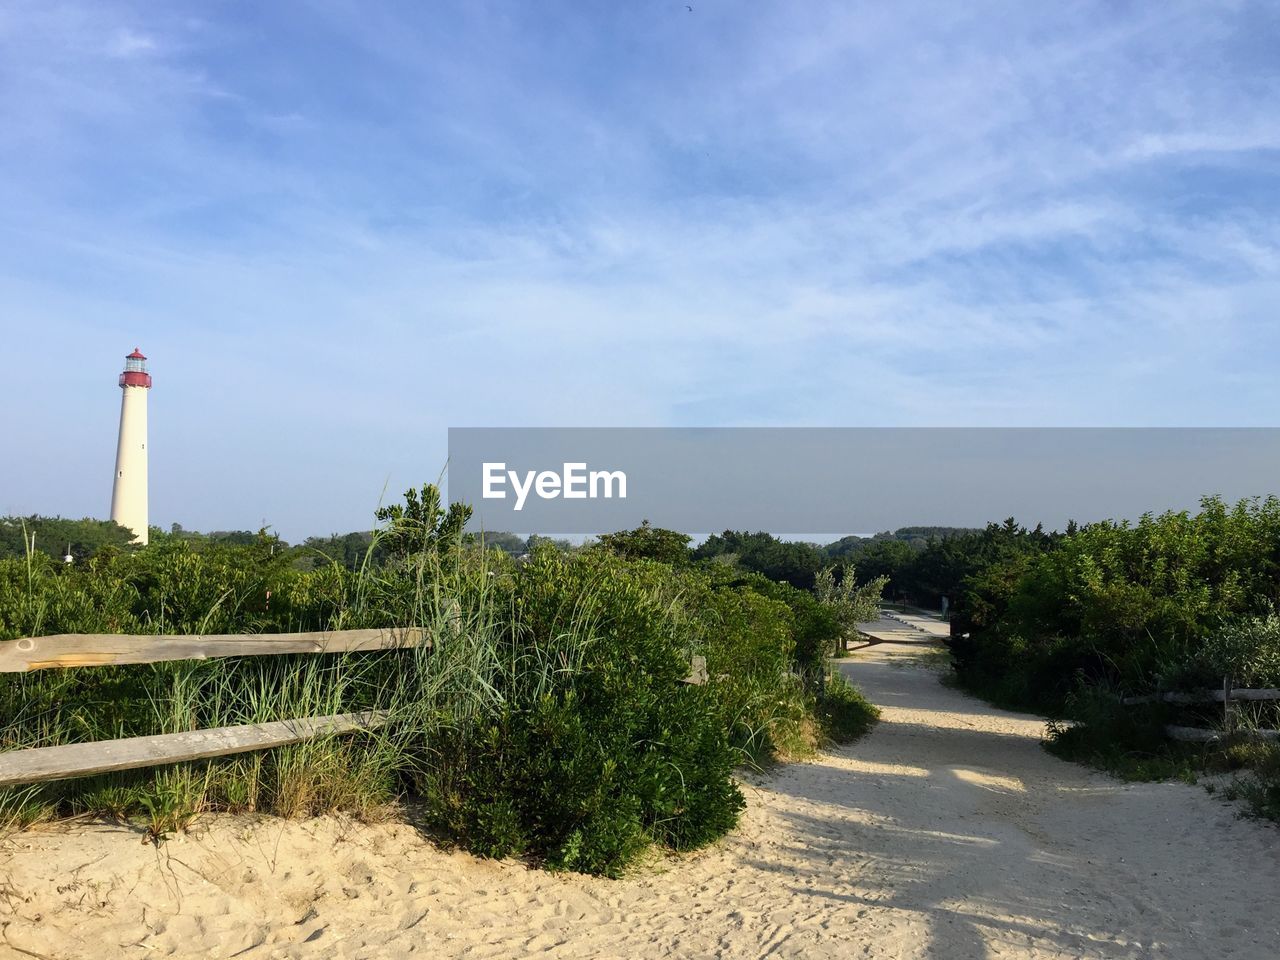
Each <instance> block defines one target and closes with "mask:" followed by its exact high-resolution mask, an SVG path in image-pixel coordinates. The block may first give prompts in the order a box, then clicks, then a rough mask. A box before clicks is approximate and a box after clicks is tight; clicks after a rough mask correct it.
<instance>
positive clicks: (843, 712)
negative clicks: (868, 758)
mask: <svg viewBox="0 0 1280 960" xmlns="http://www.w3.org/2000/svg"><path fill="white" fill-rule="evenodd" d="M879 716H880V710H879V708H878V707H876V706H875V705H874V704H872V703H871V702H870V701H868V700H867V698H866V697H864V696H863V695H862V694H861V693H860V692H859V690H858V688H857V687H855V686H854V685H853V684H851V683H850V682H849V681H848V680H847V679H845V676H844V674H843V673H840V672H839V671H836V672H834V673H832V674H831V677H830V678H829V679H828V680H827V689H826V691H825V693H824V695H823V697H822V699H821V700H819V701H818V718H819V721H820V722H821V724H822V734H823V736H824V737H825V738H826V739H828V740H833V741H835V742H836V743H848V742H850V741H852V740H856V739H858V738H859V737H861V736H862V735H863V734H865V733H866V732H867V731H869V730H870V729H871V728H872V727H873V726H874V725H875V722H876V720H877V719H878V718H879Z"/></svg>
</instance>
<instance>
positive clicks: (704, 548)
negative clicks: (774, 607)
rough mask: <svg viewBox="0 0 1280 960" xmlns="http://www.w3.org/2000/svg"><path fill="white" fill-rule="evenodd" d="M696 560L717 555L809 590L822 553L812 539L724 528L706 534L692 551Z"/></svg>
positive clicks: (755, 571)
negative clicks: (714, 532) (716, 532)
mask: <svg viewBox="0 0 1280 960" xmlns="http://www.w3.org/2000/svg"><path fill="white" fill-rule="evenodd" d="M693 555H694V558H695V559H698V560H708V559H721V560H724V561H726V562H732V564H734V565H736V566H737V567H738V568H739V569H741V570H747V571H751V572H753V573H759V574H762V575H764V576H765V577H768V578H769V579H770V580H778V581H783V582H786V583H789V584H791V585H792V586H793V587H798V588H799V589H801V590H809V589H811V588H812V587H813V581H814V576H815V575H816V574H817V572H818V571H819V570H820V569H821V568H822V567H823V566H824V565H825V564H826V560H827V558H826V556H825V555H824V554H823V552H822V550H821V549H820V548H819V547H816V546H814V545H813V544H812V543H797V542H794V541H789V540H779V539H778V538H777V537H774V536H772V535H770V534H767V533H747V532H745V531H735V530H726V531H725V532H724V533H722V534H716V535H714V536H711V537H708V538H707V539H706V541H704V542H703V543H702V544H700V545H699V546H698V548H697V549H696V550H694V552H693Z"/></svg>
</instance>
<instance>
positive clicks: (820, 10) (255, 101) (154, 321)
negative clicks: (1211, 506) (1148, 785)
mask: <svg viewBox="0 0 1280 960" xmlns="http://www.w3.org/2000/svg"><path fill="white" fill-rule="evenodd" d="M690 5H691V6H692V7H693V10H692V11H690V10H689V9H687V6H686V4H685V3H684V2H676V3H670V2H665V0H663V2H658V0H634V2H628V3H583V2H576V3H569V2H539V3H517V2H511V3H498V2H476V0H473V2H464V3H456V4H455V3H409V2H404V3H368V2H361V3H356V2H348V3H342V2H333V3H315V4H301V3H284V2H282V3H265V4H263V3H231V2H221V3H207V4H183V3H177V2H175V3H166V4H153V3H145V4H144V3H138V4H127V3H125V4H121V3H115V2H110V0H95V2H92V3H85V4H74V3H58V2H49V0H43V2H33V3H25V2H23V0H18V2H13V0H10V2H8V3H6V4H4V5H3V6H2V7H0V326H2V330H3V332H4V333H5V334H6V336H5V342H6V343H7V344H8V346H9V349H10V356H9V361H8V365H7V366H8V370H7V375H8V381H9V389H8V391H7V397H8V400H7V401H6V402H5V404H4V405H3V408H2V409H3V414H2V416H3V421H4V422H3V430H4V435H5V441H6V442H5V449H6V457H9V456H12V457H13V461H12V462H11V463H9V464H7V465H6V466H5V468H4V470H3V473H2V476H3V479H0V513H8V512H18V513H27V512H41V513H62V514H64V515H75V516H79V515H86V514H87V515H95V516H104V515H105V514H106V512H107V508H108V505H109V498H110V480H111V473H112V463H113V457H114V446H115V428H116V419H117V416H118V404H119V393H118V390H117V389H116V387H115V376H116V374H117V373H118V371H119V369H120V367H121V363H122V359H123V356H124V354H126V353H128V352H129V351H130V350H131V349H132V348H133V347H134V346H135V345H137V346H140V347H141V348H142V349H143V351H144V352H145V353H147V354H148V356H149V357H151V361H152V370H153V373H154V375H155V382H156V386H155V389H154V390H153V392H152V395H151V444H150V449H151V513H152V521H153V522H154V523H160V524H164V525H167V524H169V523H170V522H172V521H175V520H176V521H179V522H182V523H183V524H184V525H186V526H188V527H196V528H202V529H210V528H241V527H256V526H257V525H258V524H260V523H261V522H262V521H263V520H264V519H265V520H266V521H267V522H268V523H271V524H273V525H274V526H275V527H276V528H277V529H278V530H280V531H281V532H282V533H283V534H284V535H285V536H286V537H289V538H300V537H302V536H304V535H306V534H308V533H327V532H330V531H333V530H346V529H353V528H359V527H364V526H367V525H368V523H369V519H370V516H371V513H372V510H373V508H374V506H375V505H376V503H377V501H378V499H379V498H380V497H381V496H382V492H383V489H384V487H387V488H388V490H389V492H390V493H396V492H398V491H400V490H402V489H403V488H404V487H405V486H408V485H410V484H413V483H416V482H420V481H421V480H424V479H434V478H435V477H436V476H437V475H438V473H439V472H440V470H441V468H442V467H443V465H444V461H445V455H446V451H445V443H446V433H445V431H446V428H447V427H449V426H477V425H555V426H568V425H592V426H607V425H652V426H665V425H700V426H719V425H787V424H804V425H886V426H905V425H929V426H944V425H1012V426H1024V425H1113V424H1114V425H1153V426H1159V425H1242V426H1248V425H1274V424H1275V423H1276V414H1275V411H1276V410H1277V408H1278V405H1280V386H1278V385H1277V384H1278V382H1280V378H1278V377H1277V372H1278V370H1277V367H1278V364H1277V361H1276V357H1277V356H1280V327H1278V325H1277V322H1276V321H1277V304H1280V217H1278V216H1277V215H1278V214H1280V176H1278V174H1280V107H1278V106H1277V104H1280V56H1277V54H1276V51H1277V49H1278V46H1280V6H1277V5H1276V4H1274V3H1247V2H1241V3H1203V2H1197V3H1176V2H1174V3H1166V4H1145V3H1117V2H1102V3H1060V4H1028V3H1023V2H1009V3H965V4H956V3H936V4H922V3H901V4H882V3H876V4H872V3H866V4H851V3H830V4H828V3H822V2H816V0H814V2H805V3H770V2H743V0H734V2H727V0H726V2H721V0H693V2H691V4H690Z"/></svg>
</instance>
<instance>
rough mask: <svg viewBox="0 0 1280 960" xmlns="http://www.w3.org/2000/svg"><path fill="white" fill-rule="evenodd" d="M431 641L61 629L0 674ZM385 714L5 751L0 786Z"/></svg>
mask: <svg viewBox="0 0 1280 960" xmlns="http://www.w3.org/2000/svg"><path fill="white" fill-rule="evenodd" d="M460 616H461V613H460V611H458V610H457V608H456V606H455V608H454V612H453V613H452V614H451V615H450V616H449V617H448V618H447V619H448V621H449V622H455V623H456V621H457V620H458V619H459V618H460ZM430 645H431V639H430V636H429V632H428V631H427V630H425V629H424V628H421V627H404V628H394V629H392V628H388V629H371V630H331V631H327V632H320V633H281V634H264V633H248V634H222V635H209V636H164V635H160V636H155V635H130V634H114V633H107V634H79V633H64V634H57V635H55V636H49V637H27V638H25V639H22V640H5V641H0V673H27V672H29V671H32V670H48V669H58V668H71V667H102V666H112V665H121V664H136V663H163V662H167V661H173V660H207V659H213V658H216V657H261V656H271V655H278V654H286V653H306V654H330V653H352V652H357V651H369V650H396V649H407V648H412V647H418V646H426V647H430ZM707 679H708V678H707V662H706V659H705V658H704V657H694V658H693V662H692V664H691V669H690V673H689V676H688V677H687V678H685V680H684V682H685V683H689V684H695V685H701V684H704V683H706V682H707ZM386 720H387V713H386V711H380V710H374V711H367V712H364V713H343V714H337V715H333V716H325V717H300V718H297V719H294V720H278V721H273V722H271V723H250V724H243V725H240V726H234V727H217V728H214V729H210V730H192V731H188V732H186V733H165V734H157V735H155V736H148V737H129V738H126V739H122V740H101V741H96V742H92V743H70V744H63V745H59V746H53V747H30V748H26V749H19V750H9V751H6V752H3V753H0V788H3V787H11V786H15V785H18V784H24V783H38V782H40V781H43V780H63V779H68V778H71V777H86V776H91V775H93V774H101V773H114V772H117V771H122V770H137V769H140V768H142V767H155V766H163V765H165V764H170V763H182V762H184V761H187V760H204V759H208V758H210V757H221V756H230V755H232V754H236V753H246V752H248V751H251V750H264V749H267V748H268V747H280V746H287V745H289V744H293V743H301V742H303V741H304V740H312V739H315V738H317V737H323V736H334V735H338V734H346V733H354V732H356V731H360V730H373V729H376V728H377V727H379V726H381V725H383V724H384V723H385V722H386Z"/></svg>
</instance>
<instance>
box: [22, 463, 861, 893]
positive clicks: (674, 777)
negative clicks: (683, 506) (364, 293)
mask: <svg viewBox="0 0 1280 960" xmlns="http://www.w3.org/2000/svg"><path fill="white" fill-rule="evenodd" d="M379 518H380V520H381V521H382V526H381V528H380V529H378V530H377V531H375V533H374V534H373V535H372V537H371V538H369V539H367V540H366V539H364V538H355V539H352V540H350V541H345V542H344V543H343V544H342V550H343V551H344V552H342V553H341V554H340V555H339V554H338V552H337V551H335V554H334V555H333V556H332V557H331V558H329V559H327V560H326V559H320V550H319V549H318V548H316V545H315V544H314V543H313V544H312V546H311V548H309V553H308V554H307V558H305V559H300V554H299V552H298V551H296V550H291V549H289V548H288V547H287V545H285V544H283V543H282V542H281V541H280V540H279V538H277V537H274V536H272V535H270V534H269V533H268V532H267V531H265V530H264V531H259V532H258V533H257V534H255V535H253V536H252V537H249V538H247V539H246V538H244V537H238V536H237V537H203V536H192V535H189V534H187V532H186V531H182V530H180V529H179V530H175V531H170V532H169V533H160V532H158V533H157V534H156V535H155V536H154V538H153V541H152V543H151V545H150V546H149V547H146V548H143V549H129V550H106V549H104V550H102V551H100V552H98V553H97V554H96V555H95V556H93V557H91V558H89V559H87V560H86V561H85V562H83V563H76V564H73V565H65V564H62V563H59V562H55V561H54V560H53V559H51V558H50V557H48V556H46V555H44V554H41V553H36V554H34V555H31V556H26V555H23V556H22V557H21V558H17V559H14V558H9V559H0V639H11V638H15V637H21V636H39V635H44V634H52V633H104V632H108V633H109V632H128V633H184V634H193V633H194V634H198V633H237V632H268V633H270V632H288V631H297V630H308V629H320V630H322V629H342V628H349V627H359V626H405V625H414V626H420V627H423V628H424V629H426V630H427V631H428V633H429V634H430V635H431V637H432V643H431V645H430V646H420V647H418V648H416V649H411V650H387V651H376V652H368V653H358V654H349V655H345V656H324V657H311V656H275V657H253V658H243V659H235V658H227V659H215V660H209V661H181V662H175V663H162V664H153V665H139V666H123V667H102V668H93V669H84V670H48V671H37V672H33V673H30V674H16V675H15V674H10V675H0V717H2V718H4V719H3V721H0V750H6V749H15V748H21V747H32V746H45V745H53V744H60V743H73V742H88V741H96V740H105V739H113V738H118V737H128V736H141V735H148V734H155V733H166V732H177V731H184V730H191V729H198V728H208V727H216V726H226V725H234V724H241V723H257V722H266V721H271V720H281V719H288V718H293V717H302V716H317V715H327V714H335V713H345V712H350V711H354V710H364V709H379V710H385V711H387V712H388V714H389V716H390V722H389V723H388V724H387V726H386V727H384V728H381V729H379V730H378V731H376V732H368V733H361V734H358V735H352V736H346V737H329V738H322V739H319V740H315V741H309V742H306V743H301V744H296V745H293V746H289V747H283V748H277V749H273V750H270V751H264V752H255V753H250V754H244V755H241V756H234V757H226V758H219V759H216V760H212V761H209V762H205V763H193V764H180V765H175V766H173V767H169V768H164V769H159V770H141V771H136V772H132V773H124V774H115V775H111V776H105V777H94V778H87V779H82V780H67V781H55V782H51V783H47V784H42V785H36V786H33V787H29V788H21V789H14V790H9V791H0V825H3V824H6V823H7V824H17V825H21V824H26V823H30V822H34V821H36V820H40V819H43V818H48V817H52V816H60V815H66V814H78V813H99V814H105V815H108V816H112V817H118V818H124V817H141V818H142V819H143V821H144V822H145V824H146V827H147V830H148V831H149V833H150V834H151V835H152V837H153V838H154V839H156V840H157V841H159V840H160V839H162V838H163V837H164V836H165V835H167V834H168V833H171V832H172V831H174V830H178V829H181V828H182V827H183V826H184V825H186V824H188V823H190V822H191V820H192V819H193V818H196V817H198V816H199V815H201V814H202V813H204V812H206V811H210V810H230V811H259V812H267V813H277V814H280V815H285V816H298V815H308V814H315V813H320V812H326V811H332V810H344V811H349V812H351V813H355V814H357V815H371V814H373V813H375V812H377V811H379V810H380V809H382V808H384V807H385V805H386V804H388V803H391V802H392V801H394V800H395V798H396V797H397V796H400V795H402V794H404V793H405V792H408V791H416V792H417V793H418V794H419V795H420V796H421V797H422V798H423V799H424V801H425V802H426V804H427V808H428V810H429V811H430V814H431V819H432V820H433V822H434V823H435V824H436V826H437V827H439V828H441V829H443V830H445V831H446V832H447V833H449V834H451V835H453V836H454V837H455V838H457V840H458V841H459V842H461V843H463V844H465V845H466V846H468V847H469V848H470V849H473V850H475V851H476V852H478V853H482V854H485V855H490V856H499V855H508V854H522V855H525V856H528V857H530V858H532V859H534V860H536V861H538V862H541V863H544V864H546V865H547V866H549V867H553V868H557V869H568V870H581V871H587V872H592V873H602V874H608V875H616V874H617V873H619V872H621V871H622V870H624V869H625V868H626V866H627V864H629V863H631V862H633V861H634V860H635V858H636V857H638V856H640V855H642V853H643V852H644V851H645V850H646V849H648V848H649V847H650V846H652V845H654V844H657V845H659V846H661V847H664V848H668V849H674V850H685V849H691V848H694V847H697V846H700V845H703V844H705V843H708V842H710V841H712V840H714V839H716V838H717V837H719V836H721V835H723V833H724V832H725V831H726V830H728V829H730V828H731V827H732V825H733V824H734V823H735V822H736V820H737V817H738V815H739V813H740V811H741V808H742V796H741V793H740V791H739V789H738V787H737V785H736V783H735V781H734V778H733V770H734V768H735V767H736V766H738V765H740V764H743V763H748V764H755V765H763V764H765V763H767V762H769V761H770V760H771V759H773V758H775V757H777V756H785V755H791V754H799V753H803V752H806V751H807V750H811V749H813V747H814V746H815V745H816V744H817V743H818V742H819V740H820V739H821V737H822V733H823V730H827V731H828V735H830V736H834V735H837V734H838V735H841V736H843V735H847V734H849V733H850V732H852V731H854V730H855V729H856V728H857V723H858V721H857V717H858V716H859V715H861V716H862V719H863V721H865V720H866V717H867V716H868V715H869V714H867V712H866V709H867V708H865V705H861V704H859V702H858V700H857V698H856V696H854V695H852V694H851V692H850V691H847V690H845V689H844V688H840V689H839V690H838V692H837V693H836V694H834V696H833V695H831V694H830V693H829V695H828V697H827V700H826V701H825V704H826V706H825V707H824V708H823V710H824V711H825V712H823V713H822V714H821V716H819V714H818V712H817V711H818V705H817V703H816V701H815V690H816V689H820V688H821V676H822V663H823V660H824V657H825V653H826V652H827V651H829V650H830V648H831V644H832V642H833V641H834V638H835V637H836V636H838V634H839V632H840V629H841V626H840V622H839V620H838V618H837V616H836V615H835V613H834V612H833V610H832V608H831V607H830V605H826V604H823V603H821V602H819V601H818V600H817V598H816V597H815V596H814V595H813V594H812V593H811V592H809V591H807V590H801V589H797V588H796V587H793V586H790V585H788V584H786V583H775V582H773V581H770V580H768V579H766V578H765V577H763V576H761V575H759V574H756V573H745V574H744V573H742V572H739V571H737V570H735V569H732V568H730V567H728V566H725V565H708V566H706V567H697V566H694V565H691V564H690V563H689V562H688V560H687V556H688V551H687V548H686V547H685V545H684V538H683V537H682V536H681V535H679V534H671V533H670V532H669V531H654V530H650V529H649V528H645V527H642V528H641V529H640V530H639V531H631V532H630V533H628V534H620V535H617V539H615V540H614V541H612V542H607V543H605V544H602V545H601V546H600V547H598V548H592V549H586V550H581V551H567V550H563V549H561V548H560V547H559V546H558V545H556V544H554V543H553V542H550V541H547V540H545V539H538V538H532V537H531V538H530V541H531V542H530V550H531V556H530V557H529V558H528V560H527V561H524V562H521V563H517V562H516V561H514V560H512V559H511V557H510V556H509V555H508V553H507V552H506V551H505V550H503V549H486V547H485V546H484V545H482V543H480V542H478V540H479V538H476V539H472V538H471V537H468V536H467V535H464V534H463V532H462V531H463V527H464V525H465V523H466V519H467V511H466V509H465V508H463V507H460V506H459V505H456V504H455V505H453V506H451V507H449V508H448V509H447V510H446V509H443V507H442V504H441V500H440V495H439V491H438V490H436V489H435V488H434V487H432V486H430V485H428V486H426V487H424V488H423V489H422V490H421V491H420V492H415V491H410V492H409V493H408V494H406V498H405V502H404V503H403V504H397V505H395V506H392V507H388V508H386V509H384V510H383V511H380V512H379ZM353 537H354V535H353ZM677 545H678V546H679V550H677V549H676V547H677ZM348 548H349V549H348ZM663 558H668V559H671V560H673V561H676V564H675V565H673V564H672V563H667V562H664V561H663ZM694 655H701V656H704V657H706V659H707V662H708V666H709V672H710V673H711V676H712V679H711V682H709V683H707V684H705V685H701V686H695V685H690V684H686V683H684V682H682V681H683V680H684V679H685V678H686V677H687V675H688V673H689V669H690V661H691V657H692V656H694ZM831 689H835V688H831ZM859 711H861V714H860V713H859Z"/></svg>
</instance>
